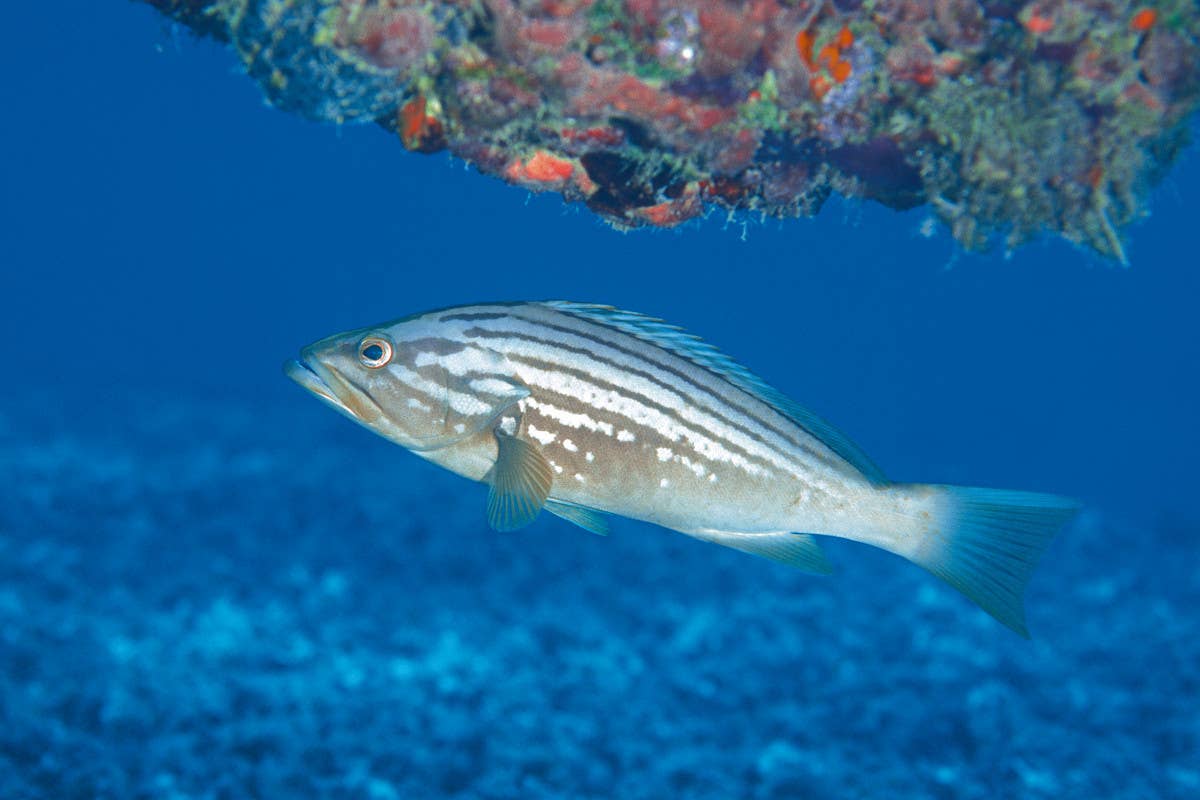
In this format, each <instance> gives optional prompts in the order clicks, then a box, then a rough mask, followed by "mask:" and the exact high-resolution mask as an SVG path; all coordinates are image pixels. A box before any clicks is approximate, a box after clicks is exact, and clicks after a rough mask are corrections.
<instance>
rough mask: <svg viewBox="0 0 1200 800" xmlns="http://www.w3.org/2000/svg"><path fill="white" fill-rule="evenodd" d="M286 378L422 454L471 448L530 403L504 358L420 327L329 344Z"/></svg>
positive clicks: (309, 351)
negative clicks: (506, 415) (503, 417)
mask: <svg viewBox="0 0 1200 800" xmlns="http://www.w3.org/2000/svg"><path fill="white" fill-rule="evenodd" d="M283 370H284V373H285V374H286V375H287V376H288V377H289V378H291V379H292V380H294V381H295V382H296V383H298V384H300V386H302V387H304V388H305V389H307V390H308V391H310V392H312V393H313V394H314V395H316V396H317V397H318V398H320V399H321V400H322V401H324V402H325V403H326V404H327V405H329V406H331V407H332V408H334V409H335V410H337V411H338V412H340V413H341V414H344V415H345V416H347V417H349V418H350V419H352V420H354V421H355V422H357V423H359V424H360V425H363V426H364V427H367V428H369V429H371V430H373V431H374V432H375V433H377V434H379V435H380V436H383V437H384V438H385V439H388V440H390V441H392V442H395V443H396V444H399V445H401V446H402V447H406V448H408V449H409V450H416V451H428V450H436V449H438V448H442V447H447V446H449V445H452V444H455V443H457V442H460V441H463V440H464V439H467V438H469V437H470V436H473V435H475V434H477V433H479V432H480V431H482V430H484V429H485V428H487V427H488V426H489V425H491V424H492V423H494V422H495V420H496V418H497V417H499V415H500V414H501V413H502V412H503V411H504V409H506V408H508V407H510V406H512V405H514V404H516V403H518V402H519V401H520V400H521V399H523V398H524V397H527V396H528V395H529V390H528V389H527V388H526V387H525V386H524V385H522V384H521V383H520V382H519V381H517V380H516V379H515V377H514V372H513V370H512V368H511V367H510V366H509V365H508V364H507V362H506V361H505V359H504V358H503V357H502V356H500V355H499V354H497V353H495V352H492V351H489V350H486V349H483V348H480V347H478V346H474V345H469V344H464V343H459V342H454V341H451V340H448V339H445V338H443V337H441V336H439V335H437V331H436V330H430V326H429V325H428V323H426V322H424V321H422V320H420V319H416V320H413V319H405V320H401V321H399V322H396V323H391V324H388V325H381V326H375V327H372V328H362V329H358V330H353V331H347V332H346V333H340V334H336V335H334V336H330V337H327V338H325V339H321V340H320V341H318V342H314V343H313V344H310V345H308V346H307V347H305V348H303V349H302V350H301V351H300V356H299V358H295V359H290V360H288V361H287V362H285V363H284V365H283Z"/></svg>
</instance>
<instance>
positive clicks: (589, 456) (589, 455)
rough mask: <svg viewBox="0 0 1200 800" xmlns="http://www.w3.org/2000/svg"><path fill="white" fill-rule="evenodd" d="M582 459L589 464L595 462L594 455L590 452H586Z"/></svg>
mask: <svg viewBox="0 0 1200 800" xmlns="http://www.w3.org/2000/svg"><path fill="white" fill-rule="evenodd" d="M583 457H584V458H586V459H587V460H588V463H589V464H590V463H592V462H593V461H595V460H596V454H595V453H593V452H592V451H591V450H588V451H587V452H586V453H584V454H583Z"/></svg>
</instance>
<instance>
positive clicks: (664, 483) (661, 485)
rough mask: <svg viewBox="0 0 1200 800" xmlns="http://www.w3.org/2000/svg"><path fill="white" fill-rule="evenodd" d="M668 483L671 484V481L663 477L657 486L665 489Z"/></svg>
mask: <svg viewBox="0 0 1200 800" xmlns="http://www.w3.org/2000/svg"><path fill="white" fill-rule="evenodd" d="M670 485H671V482H670V481H669V480H667V479H666V478H663V479H662V480H661V481H659V482H658V488H660V489H666V488H667V487H669V486H670Z"/></svg>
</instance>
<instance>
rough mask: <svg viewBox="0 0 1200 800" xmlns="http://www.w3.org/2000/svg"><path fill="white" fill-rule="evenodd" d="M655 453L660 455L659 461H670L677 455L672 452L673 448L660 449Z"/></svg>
mask: <svg viewBox="0 0 1200 800" xmlns="http://www.w3.org/2000/svg"><path fill="white" fill-rule="evenodd" d="M654 452H656V453H658V460H659V461H670V460H671V456H673V455H675V454H674V453H672V452H671V448H669V447H660V448H658V449H657V450H655V451H654Z"/></svg>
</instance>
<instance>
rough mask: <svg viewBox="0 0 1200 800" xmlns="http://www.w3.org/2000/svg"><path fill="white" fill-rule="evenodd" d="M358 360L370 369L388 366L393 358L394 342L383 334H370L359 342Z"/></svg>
mask: <svg viewBox="0 0 1200 800" xmlns="http://www.w3.org/2000/svg"><path fill="white" fill-rule="evenodd" d="M358 360H359V361H361V362H362V363H363V366H364V367H369V368H370V369H379V368H380V367H383V366H386V365H387V363H388V362H389V361H391V360H392V343H391V342H389V341H388V340H387V339H384V338H383V337H381V336H368V337H367V338H365V339H363V340H362V341H361V342H359V343H358Z"/></svg>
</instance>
